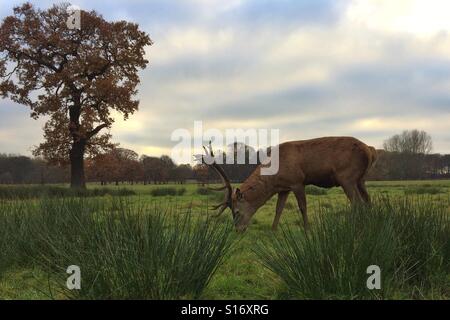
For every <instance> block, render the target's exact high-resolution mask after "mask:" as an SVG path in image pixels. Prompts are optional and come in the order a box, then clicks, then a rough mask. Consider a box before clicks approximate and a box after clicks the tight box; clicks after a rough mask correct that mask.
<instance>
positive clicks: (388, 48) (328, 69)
mask: <svg viewBox="0 0 450 320" xmlns="http://www.w3.org/2000/svg"><path fill="white" fill-rule="evenodd" d="M21 2H22V1H3V0H1V1H0V17H1V18H3V17H5V16H6V15H8V14H10V13H11V10H12V7H13V5H15V4H19V3H21ZM31 2H32V3H35V4H36V5H37V6H38V7H40V8H47V7H48V6H50V5H51V3H52V1H31ZM73 4H77V5H79V6H80V7H82V8H83V9H95V10H97V11H98V12H100V13H102V14H103V15H104V17H105V18H106V19H108V20H118V19H126V20H129V21H135V22H138V23H139V24H140V26H141V28H142V29H144V30H145V31H146V32H148V33H149V34H150V36H151V38H152V39H153V41H154V42H155V44H154V45H153V46H152V47H149V48H148V50H147V55H148V58H149V60H150V65H149V67H148V68H147V69H146V70H145V71H143V72H142V84H141V87H140V93H139V98H140V100H141V104H140V110H139V111H138V112H137V113H136V114H135V115H134V116H132V117H131V118H130V119H129V120H128V121H126V122H124V121H122V120H121V119H120V116H118V117H117V122H116V124H115V125H114V127H113V129H112V130H111V132H112V134H113V137H114V140H115V141H117V142H120V144H121V146H123V147H126V148H131V149H134V150H136V151H137V152H139V153H140V154H148V155H161V154H169V155H170V153H171V148H172V147H173V146H174V145H175V144H176V143H175V142H172V141H171V139H170V136H171V133H172V132H173V131H174V130H175V129H177V128H186V129H188V130H193V123H194V121H195V120H201V121H203V124H204V127H205V128H217V129H220V130H225V129H226V128H244V129H246V128H268V129H270V128H274V129H280V138H281V140H282V141H285V140H300V139H307V138H313V137H319V136H330V135H351V136H355V137H357V138H359V139H361V140H362V141H364V142H366V143H368V144H371V145H373V146H375V147H381V146H382V142H383V140H384V139H386V138H387V137H389V136H390V135H392V134H395V133H398V132H401V131H402V130H404V129H413V128H418V129H422V130H426V131H427V132H428V133H430V134H431V135H432V137H433V140H434V151H435V152H441V153H450V130H449V129H450V1H448V0H423V1H422V0H417V1H414V0H411V1H408V0H396V1H392V0H373V1H370V0H342V1H339V0H273V1H270V0H184V1H182V0H174V1H167V0H155V1H137V0H128V1H113V0H110V1H94V0H89V1H81V0H80V1H76V2H73ZM42 125H43V120H41V121H35V120H32V119H30V118H29V110H28V109H27V108H26V107H24V106H20V105H16V104H14V103H12V102H10V101H5V100H3V101H1V100H0V152H7V153H22V154H30V150H31V149H32V147H33V146H34V145H37V144H38V143H39V142H40V141H41V139H42V130H41V128H42Z"/></svg>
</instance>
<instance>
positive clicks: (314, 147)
mask: <svg viewBox="0 0 450 320" xmlns="http://www.w3.org/2000/svg"><path fill="white" fill-rule="evenodd" d="M279 159H280V161H279V171H278V173H277V174H275V175H261V174H260V172H261V167H260V166H259V167H258V168H257V169H256V170H255V171H254V172H253V173H252V174H251V175H250V176H249V177H248V178H247V180H245V181H244V183H242V185H241V187H240V188H238V189H236V190H234V192H233V195H232V207H233V208H232V210H233V212H234V213H235V214H236V215H237V217H238V218H237V219H236V227H237V228H238V230H245V228H246V227H247V225H248V223H249V222H250V219H251V217H252V216H253V214H254V213H255V212H256V211H257V210H258V208H260V207H261V206H262V205H264V204H265V203H266V201H267V200H269V199H270V198H271V197H272V196H273V195H275V194H278V202H277V210H276V215H275V219H274V223H273V225H272V228H273V229H276V228H277V225H278V221H279V218H280V215H281V212H282V211H283V208H284V204H285V202H286V199H287V196H288V194H289V193H290V192H293V193H294V195H295V197H296V199H297V203H298V206H299V209H300V211H301V212H302V216H303V222H304V225H305V227H306V228H307V227H308V217H307V212H306V211H307V210H306V196H305V186H306V185H316V186H318V187H323V188H331V187H336V186H341V187H342V188H343V189H344V191H345V194H346V195H347V197H348V198H349V200H350V201H351V202H352V203H354V202H366V203H368V202H370V198H369V194H368V193H367V190H366V187H365V184H364V181H365V177H366V175H367V173H368V171H369V170H370V168H371V167H372V165H373V164H374V162H375V161H376V159H377V152H376V150H375V148H373V147H370V146H367V145H366V144H364V143H363V142H361V141H359V140H358V139H355V138H352V137H324V138H317V139H312V140H302V141H291V142H285V143H282V144H280V145H279Z"/></svg>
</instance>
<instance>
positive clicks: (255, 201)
mask: <svg viewBox="0 0 450 320" xmlns="http://www.w3.org/2000/svg"><path fill="white" fill-rule="evenodd" d="M272 179H273V176H270V175H261V173H260V168H258V169H256V170H255V171H254V172H253V173H252V174H251V175H250V177H248V178H247V180H245V181H244V182H243V183H242V185H241V187H240V189H241V192H242V193H243V195H244V199H245V200H246V201H247V202H248V203H250V204H251V206H252V207H254V209H255V210H257V209H258V208H260V207H261V206H263V205H264V204H265V203H266V202H267V200H269V199H270V198H272V196H273V195H274V194H275V193H277V190H276V189H275V187H274V184H273V183H272V181H271V180H272Z"/></svg>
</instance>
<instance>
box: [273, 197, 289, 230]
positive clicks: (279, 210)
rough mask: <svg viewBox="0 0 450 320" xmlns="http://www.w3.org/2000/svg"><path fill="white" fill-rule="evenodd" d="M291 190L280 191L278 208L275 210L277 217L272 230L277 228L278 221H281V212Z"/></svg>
mask: <svg viewBox="0 0 450 320" xmlns="http://www.w3.org/2000/svg"><path fill="white" fill-rule="evenodd" d="M288 195H289V191H282V192H279V193H278V200H277V209H276V212H275V218H274V219H273V224H272V230H273V231H275V230H277V227H278V222H280V217H281V213H282V212H283V209H284V205H285V204H286V200H287V198H288Z"/></svg>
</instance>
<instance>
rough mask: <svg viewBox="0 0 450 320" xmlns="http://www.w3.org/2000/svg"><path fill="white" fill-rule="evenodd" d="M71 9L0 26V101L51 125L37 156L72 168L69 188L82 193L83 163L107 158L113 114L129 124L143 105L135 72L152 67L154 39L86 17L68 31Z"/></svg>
mask: <svg viewBox="0 0 450 320" xmlns="http://www.w3.org/2000/svg"><path fill="white" fill-rule="evenodd" d="M67 8H68V4H63V5H54V6H53V7H51V8H49V9H47V10H45V11H42V10H39V9H36V8H34V7H33V5H31V4H29V3H26V4H24V5H22V6H20V7H16V8H14V13H13V15H11V16H8V17H6V18H5V19H4V20H3V23H2V24H1V26H0V56H1V60H0V94H1V95H2V96H3V97H4V98H9V99H11V100H12V101H14V102H16V103H19V104H22V105H26V106H28V107H29V108H30V110H31V117H33V118H35V119H37V118H39V117H42V116H46V117H48V121H47V122H46V124H45V127H44V138H45V139H44V142H43V143H41V144H40V145H39V146H38V147H37V148H36V150H35V154H36V155H42V156H44V158H46V159H47V160H49V161H51V162H58V163H69V162H70V165H71V185H72V187H84V186H85V178H84V158H85V155H89V156H95V155H96V154H99V153H100V152H104V151H106V150H110V149H111V147H112V146H113V145H112V144H111V142H110V138H111V136H110V134H109V133H108V132H105V131H104V130H103V129H108V128H110V127H111V126H112V124H113V123H114V117H113V111H115V112H118V113H120V114H121V115H122V116H123V118H124V119H127V118H128V117H129V116H130V115H131V114H133V113H134V112H135V111H136V110H137V109H138V105H139V101H138V100H137V99H136V98H135V97H136V94H137V89H136V87H137V85H138V84H139V76H138V71H139V70H140V69H144V68H145V67H146V66H147V63H148V61H147V60H146V59H145V47H146V46H148V45H151V44H152V42H151V40H150V38H149V36H148V35H147V34H146V33H145V32H143V31H140V30H139V27H138V25H137V24H135V23H130V22H126V21H118V22H108V21H106V20H105V19H104V18H103V17H102V16H101V15H99V14H98V13H96V12H95V11H90V12H86V11H81V21H80V22H81V28H80V29H70V28H68V26H67V24H66V22H67V19H68V16H69V14H68V12H67Z"/></svg>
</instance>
